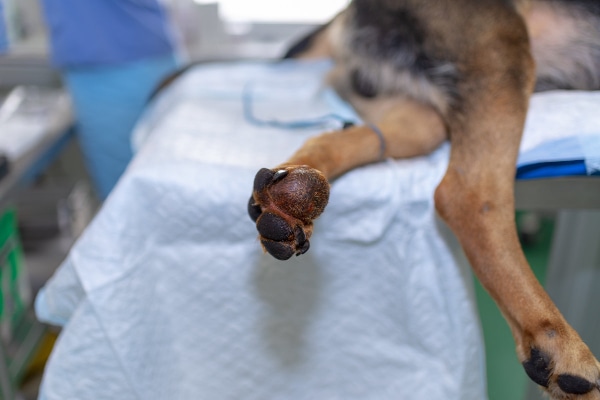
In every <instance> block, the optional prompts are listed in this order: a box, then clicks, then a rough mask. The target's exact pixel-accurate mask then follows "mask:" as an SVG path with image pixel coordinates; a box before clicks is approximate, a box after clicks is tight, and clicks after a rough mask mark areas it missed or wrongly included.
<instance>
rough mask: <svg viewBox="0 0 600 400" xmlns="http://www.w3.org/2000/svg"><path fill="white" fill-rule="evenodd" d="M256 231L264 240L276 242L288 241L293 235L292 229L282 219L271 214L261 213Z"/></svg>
mask: <svg viewBox="0 0 600 400" xmlns="http://www.w3.org/2000/svg"><path fill="white" fill-rule="evenodd" d="M256 229H257V230H258V232H260V234H261V236H263V237H265V238H266V239H269V240H275V241H278V242H281V241H283V240H288V239H290V237H291V236H292V234H293V232H292V228H291V227H290V226H289V225H288V223H287V222H285V220H284V219H283V218H281V217H280V216H278V215H275V214H271V213H263V214H262V215H261V216H260V218H259V219H258V222H257V223H256Z"/></svg>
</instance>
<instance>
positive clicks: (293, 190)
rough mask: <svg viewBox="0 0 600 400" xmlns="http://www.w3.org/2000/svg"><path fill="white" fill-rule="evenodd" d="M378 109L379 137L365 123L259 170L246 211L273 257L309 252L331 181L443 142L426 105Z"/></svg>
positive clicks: (398, 103) (400, 103) (385, 104)
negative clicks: (349, 172) (313, 225)
mask: <svg viewBox="0 0 600 400" xmlns="http://www.w3.org/2000/svg"><path fill="white" fill-rule="evenodd" d="M379 106H380V107H379V108H383V109H385V110H386V111H385V112H383V113H379V114H378V116H376V117H375V118H373V119H372V121H373V122H374V124H375V125H376V128H375V129H377V130H379V131H380V132H379V133H377V132H376V131H375V130H374V129H373V127H370V126H368V125H360V126H353V127H350V128H348V129H345V130H343V131H334V132H329V133H325V134H322V135H320V136H316V137H314V138H312V139H310V140H308V141H307V142H306V143H305V144H304V145H303V146H302V147H301V148H300V149H299V150H298V151H297V152H296V153H295V154H294V155H293V156H292V157H291V158H290V159H289V160H288V161H287V162H285V163H283V164H281V165H279V166H278V167H276V168H273V169H267V168H263V169H261V170H260V171H259V172H258V174H257V175H256V178H255V180H254V191H253V194H252V197H251V198H250V202H249V204H248V211H249V213H250V216H251V217H252V219H253V220H254V221H256V226H257V229H258V231H259V234H260V240H261V243H262V245H263V247H264V248H265V250H267V251H268V252H269V253H270V254H271V255H273V256H274V257H276V258H278V259H288V258H290V257H291V256H292V255H294V254H296V255H299V254H302V253H304V252H306V251H307V250H308V246H309V241H308V239H309V238H310V236H311V234H312V221H313V220H314V219H315V218H317V217H318V216H319V215H320V214H321V212H322V211H323V209H324V208H325V206H326V205H327V201H328V199H329V182H328V181H329V180H330V179H333V178H335V177H337V176H339V175H341V174H343V173H344V172H346V171H348V170H350V169H353V168H356V167H358V166H361V165H365V164H368V163H372V162H375V161H380V160H381V159H383V158H386V157H393V158H401V157H403V158H406V157H414V156H417V155H422V154H427V153H429V152H431V151H432V150H433V149H435V148H436V147H437V146H439V145H440V144H441V143H442V142H443V141H444V139H445V138H446V129H445V126H444V124H443V122H442V119H441V118H440V116H439V115H438V114H437V113H436V112H435V111H434V110H433V109H432V108H430V107H427V106H424V105H422V104H420V103H417V102H415V101H412V100H406V99H404V100H403V99H398V100H394V101H387V100H380V103H379ZM376 108H377V107H376ZM380 135H381V137H380Z"/></svg>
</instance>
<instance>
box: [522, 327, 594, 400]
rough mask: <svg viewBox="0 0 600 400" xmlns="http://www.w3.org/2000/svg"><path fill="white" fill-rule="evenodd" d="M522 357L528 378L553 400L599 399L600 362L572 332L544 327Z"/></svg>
mask: <svg viewBox="0 0 600 400" xmlns="http://www.w3.org/2000/svg"><path fill="white" fill-rule="evenodd" d="M541 336H542V337H541V338H539V339H538V340H535V339H533V340H531V341H530V342H529V344H528V349H529V351H528V354H524V357H522V359H523V360H525V361H523V363H522V365H523V368H524V369H525V372H526V374H527V375H528V376H529V378H530V379H531V380H532V381H534V382H535V383H537V384H538V385H540V387H541V388H542V389H543V390H544V391H546V392H547V394H548V395H549V397H550V398H551V399H553V400H600V363H599V362H598V361H597V360H596V359H595V358H594V356H593V354H592V353H591V352H590V350H589V348H588V347H587V346H586V345H585V343H583V342H582V341H581V339H580V338H579V336H578V335H577V334H576V333H575V332H574V331H572V329H569V328H567V329H560V330H558V329H553V328H545V329H544V330H543V333H542V335H541Z"/></svg>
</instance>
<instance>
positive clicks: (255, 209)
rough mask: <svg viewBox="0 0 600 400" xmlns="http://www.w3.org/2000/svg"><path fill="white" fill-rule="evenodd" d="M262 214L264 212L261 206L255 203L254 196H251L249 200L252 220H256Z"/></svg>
mask: <svg viewBox="0 0 600 400" xmlns="http://www.w3.org/2000/svg"><path fill="white" fill-rule="evenodd" d="M260 214H262V210H261V209H260V206H259V205H258V204H255V203H254V197H252V196H250V200H248V215H250V218H251V219H252V221H254V222H256V220H257V219H258V217H260Z"/></svg>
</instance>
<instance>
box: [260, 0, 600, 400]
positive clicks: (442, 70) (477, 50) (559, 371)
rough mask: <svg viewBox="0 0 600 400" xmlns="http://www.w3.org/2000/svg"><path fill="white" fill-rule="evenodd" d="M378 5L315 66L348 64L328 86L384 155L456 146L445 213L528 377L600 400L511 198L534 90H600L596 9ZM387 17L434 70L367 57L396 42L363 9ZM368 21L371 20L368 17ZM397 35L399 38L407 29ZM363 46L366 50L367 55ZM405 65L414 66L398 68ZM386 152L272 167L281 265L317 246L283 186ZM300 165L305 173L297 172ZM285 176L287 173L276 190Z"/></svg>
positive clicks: (318, 154) (357, 132)
mask: <svg viewBox="0 0 600 400" xmlns="http://www.w3.org/2000/svg"><path fill="white" fill-rule="evenodd" d="M356 3H360V4H356ZM372 3H373V4H374V5H373V7H370V4H368V3H367V2H366V0H361V1H356V0H355V2H354V3H351V5H350V6H349V7H348V9H346V10H345V11H343V12H342V13H341V14H340V15H338V16H337V17H336V18H335V19H334V21H332V23H330V24H329V26H328V27H327V29H325V30H324V31H323V32H322V33H320V35H319V38H320V39H323V40H327V43H326V44H324V43H321V44H320V45H318V47H316V48H318V51H314V52H313V53H312V55H314V54H318V55H322V54H323V51H324V50H327V51H329V52H330V56H331V57H332V58H333V59H334V60H335V61H336V65H335V68H334V70H333V71H332V72H331V74H330V77H329V80H330V83H331V84H332V85H333V86H334V87H335V88H336V89H337V91H338V92H339V93H340V94H341V95H342V96H343V97H344V98H345V99H346V100H348V101H349V102H350V103H351V104H352V105H353V106H354V107H355V108H356V110H357V111H358V112H359V113H360V114H361V116H362V117H363V118H364V119H365V120H366V121H368V122H370V123H373V124H375V125H376V126H377V127H378V128H379V130H381V133H382V134H383V137H384V138H385V143H386V150H385V154H384V156H385V157H394V158H403V157H412V156H417V155H422V154H427V153H428V152H430V151H432V150H433V149H435V148H436V147H437V146H438V145H440V144H441V143H442V142H443V141H444V140H447V139H449V140H450V142H451V155H450V163H449V166H448V170H447V172H446V175H445V176H444V178H443V180H442V182H441V183H440V184H439V186H438V188H437V190H436V192H435V205H436V209H437V210H438V212H439V214H440V216H441V217H442V218H443V219H444V220H445V221H446V223H447V224H448V225H449V226H450V228H451V229H452V230H453V232H454V233H455V234H456V236H457V237H458V239H459V241H460V243H461V245H462V247H463V249H464V250H465V253H466V255H467V257H468V259H469V261H470V263H471V265H472V268H473V270H474V272H475V274H476V275H477V277H478V278H479V280H480V281H481V283H482V284H483V285H484V287H485V288H486V289H487V290H488V291H489V293H490V294H491V296H492V297H493V298H494V299H495V301H496V303H497V304H498V306H499V308H500V310H501V311H502V313H503V315H504V316H505V318H506V320H507V322H508V324H509V325H510V327H511V330H512V333H513V335H514V338H515V342H516V347H517V355H518V357H519V359H520V360H521V362H523V365H524V367H525V369H526V371H527V373H528V374H529V376H530V377H531V378H532V379H533V380H534V381H536V382H537V383H538V384H540V385H541V386H543V388H544V389H545V390H546V391H547V392H548V393H549V394H550V396H551V398H553V399H557V400H558V399H561V400H562V399H564V400H567V399H577V400H600V363H598V361H597V360H596V359H595V358H594V356H593V355H592V354H591V352H590V351H589V349H588V348H587V346H586V345H585V344H584V343H583V342H582V341H581V339H580V337H579V336H578V334H577V333H576V332H575V331H574V330H573V329H572V328H571V327H570V326H569V324H568V323H567V322H566V321H565V320H564V318H563V316H562V315H561V314H560V312H559V311H558V309H557V308H556V306H555V305H554V304H553V302H552V301H551V299H550V298H549V297H548V295H547V294H546V292H545V291H544V289H543V288H542V287H541V286H540V284H539V283H538V281H537V280H536V278H535V276H534V275H533V273H532V272H531V269H530V268H529V266H528V264H527V261H526V259H525V257H524V255H523V252H522V250H521V247H520V244H519V241H518V238H517V233H516V227H515V223H514V193H513V187H514V176H515V164H516V159H517V155H518V150H519V143H520V139H521V134H522V130H523V125H524V121H525V116H526V113H527V107H528V101H529V97H530V95H531V93H532V92H533V90H534V88H536V87H537V89H538V90H545V89H548V88H553V87H557V88H575V89H598V88H599V86H600V71H599V68H600V67H599V66H598V63H597V62H596V61H598V60H597V59H596V58H595V57H596V55H597V53H595V51H596V49H597V48H598V47H597V46H598V44H599V43H600V34H599V33H598V28H596V27H595V26H596V25H598V18H597V16H595V15H592V14H591V13H589V12H586V5H585V4H583V5H580V4H578V5H577V6H572V5H569V2H565V1H558V0H557V1H548V0H546V1H520V2H518V3H516V4H509V3H508V2H506V1H499V0H448V1H435V0H433V1H428V0H373V2H372ZM375 3H376V4H375ZM580 3H585V2H580ZM589 3H593V2H589ZM594 6H597V5H594ZM361 7H362V8H361ZM379 8H385V9H386V10H382V12H387V13H388V14H393V15H398V16H399V18H403V21H404V20H406V21H408V22H407V24H408V25H410V24H414V31H410V32H409V33H408V34H407V35H408V36H406V37H408V38H409V40H412V39H411V38H414V43H417V44H418V45H419V47H418V48H417V49H416V50H415V52H416V53H415V54H420V55H421V56H422V55H424V58H423V57H422V60H424V61H423V63H422V64H423V65H427V68H430V67H431V68H430V69H427V70H422V69H419V68H417V67H418V66H419V65H420V64H419V63H418V61H414V60H413V59H411V56H412V55H413V54H412V53H410V52H406V51H405V50H402V49H400V48H399V49H398V53H397V56H398V57H397V58H395V55H396V54H395V53H394V50H395V49H394V48H393V46H392V48H385V47H384V48H382V49H379V50H378V51H379V52H380V53H375V54H374V56H373V55H372V54H371V53H369V52H370V51H372V49H373V47H372V46H374V45H375V44H378V43H379V44H380V43H381V42H382V41H384V40H385V39H386V36H377V35H378V30H377V29H378V27H377V24H376V22H371V25H369V24H368V23H367V24H366V25H365V26H362V25H360V23H356V21H357V18H358V19H360V18H363V19H364V18H367V17H364V16H363V15H365V14H364V13H365V10H367V11H368V12H369V13H372V14H373V15H374V16H375V17H377V15H378V14H377V12H378V9H379ZM357 10H361V11H360V12H362V13H363V14H362V15H360V16H358V17H357V14H356V13H357V12H358V11H357ZM394 13H396V14H394ZM359 17H360V18H359ZM368 17H370V14H369V16H368ZM386 18H387V19H386ZM385 21H388V22H385ZM381 22H382V24H383V23H384V22H385V23H388V24H389V18H388V17H385V16H381ZM392 22H393V21H392ZM594 24H596V25H594ZM357 26H358V28H357ZM390 26H391V28H390V29H391V30H390V32H396V31H394V30H393V29H394V26H393V24H392V25H390ZM382 29H383V28H382ZM415 32H416V33H415ZM421 32H424V37H425V39H424V40H422V41H421V37H420V36H419V35H418V34H420V33H421ZM413 34H414V35H413ZM411 35H413V36H411ZM370 40H372V41H378V43H374V42H372V41H370ZM360 41H364V43H365V47H360V46H359V45H357V43H359V42H360ZM317 42H318V40H317ZM409 44H410V43H409ZM369 45H371V47H369ZM411 49H412V48H411ZM388 50H389V54H388ZM413 50H414V49H413ZM402 51H404V52H405V53H402ZM411 51H412V50H411ZM380 54H382V55H381V57H379V55H380ZM305 55H306V56H311V53H310V52H307V53H305ZM402 57H404V58H405V59H406V60H408V61H409V62H410V61H414V65H413V64H407V65H408V66H407V68H398V63H399V62H404V59H403V58H402ZM536 64H537V68H536ZM414 66H416V67H414ZM357 71H358V72H357ZM357 74H358V75H357ZM536 85H537V86H536ZM380 144H381V143H380V139H379V138H378V136H377V135H376V134H375V132H373V130H372V128H370V127H369V126H368V125H364V126H354V127H351V128H348V129H346V130H343V131H336V132H330V133H325V134H323V135H321V136H318V137H315V138H313V139H310V140H309V141H308V142H307V143H306V144H305V145H304V146H303V147H302V148H300V149H299V150H298V151H297V152H296V153H295V154H294V155H293V156H292V157H291V158H290V159H289V160H287V161H286V162H285V163H283V164H281V165H280V166H279V167H277V168H275V169H274V170H273V171H271V172H265V171H267V170H262V175H260V176H261V178H260V179H258V177H257V181H255V191H254V194H253V197H252V198H251V202H250V205H249V206H250V208H251V209H252V210H253V212H254V214H253V218H254V219H255V220H257V221H258V225H259V232H260V233H261V241H262V243H263V245H264V246H265V248H266V249H267V250H268V251H269V252H271V253H272V254H274V255H275V256H276V257H278V258H286V257H289V256H291V255H292V254H294V253H296V254H300V253H303V252H305V251H306V250H307V249H308V239H309V238H310V233H311V232H312V216H311V218H309V219H308V220H307V219H306V218H303V217H302V216H295V217H294V216H290V215H289V213H285V212H282V211H281V210H283V209H286V208H289V207H291V206H292V205H291V204H288V203H293V207H295V208H298V207H302V204H300V205H298V204H297V203H298V200H297V198H296V199H294V198H293V196H292V192H291V191H289V192H288V193H289V195H288V196H286V195H285V191H284V193H283V194H282V192H281V190H279V189H277V187H278V186H279V185H282V182H285V184H286V185H289V184H290V182H291V181H290V180H294V185H293V187H296V186H298V185H300V186H302V185H304V182H305V180H304V179H305V177H307V176H310V181H311V182H313V183H312V185H313V186H314V181H315V180H322V181H323V182H324V183H325V182H326V180H331V179H333V178H335V177H336V176H339V175H341V174H343V173H344V172H346V171H348V170H350V169H352V168H356V167H358V166H360V165H364V164H367V163H371V162H375V161H378V160H379V159H380V157H381V156H382V155H381V154H380ZM489 160H494V161H493V163H491V162H489ZM307 167H310V168H308V169H307ZM298 168H302V170H303V173H302V174H295V171H296V170H297V169H298ZM311 170H312V171H313V172H312V173H307V171H311ZM274 171H285V173H283V174H281V173H280V174H279V175H278V178H277V179H272V180H270V177H271V176H272V175H273V174H274ZM269 174H270V175H269ZM317 186H318V187H319V188H320V189H319V190H317V192H315V193H314V194H315V195H317V197H319V198H321V197H322V196H325V195H327V194H328V193H325V192H328V188H327V187H326V186H325V185H324V184H322V185H317ZM274 191H277V192H278V196H277V200H276V201H275V203H272V202H265V201H264V200H262V199H264V198H266V197H269V196H268V194H269V193H270V192H274ZM267 214H271V215H275V216H276V217H275V219H277V220H278V218H280V219H282V220H284V221H285V224H287V225H289V227H290V229H289V231H290V232H292V231H293V232H295V233H294V234H292V233H290V234H289V236H288V237H286V238H285V239H284V240H278V241H273V240H272V239H271V238H268V237H265V236H264V235H262V231H261V227H260V225H261V219H262V218H263V217H264V215H267ZM270 218H271V217H270ZM263 225H264V224H263ZM298 229H300V230H302V229H304V233H302V232H300V233H298V232H299V231H298ZM274 242H277V243H274ZM281 246H283V247H281ZM273 249H275V250H273Z"/></svg>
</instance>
